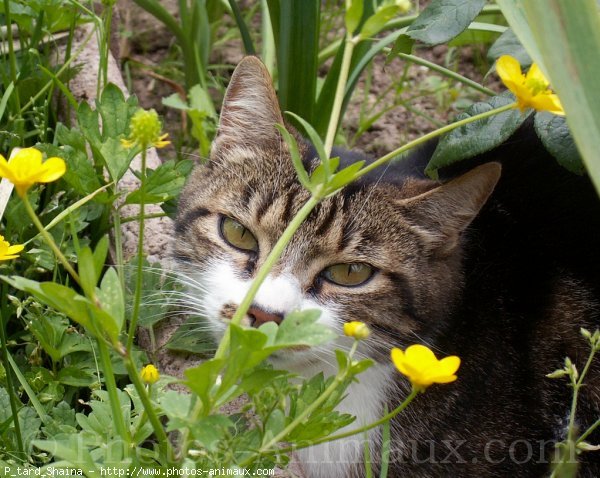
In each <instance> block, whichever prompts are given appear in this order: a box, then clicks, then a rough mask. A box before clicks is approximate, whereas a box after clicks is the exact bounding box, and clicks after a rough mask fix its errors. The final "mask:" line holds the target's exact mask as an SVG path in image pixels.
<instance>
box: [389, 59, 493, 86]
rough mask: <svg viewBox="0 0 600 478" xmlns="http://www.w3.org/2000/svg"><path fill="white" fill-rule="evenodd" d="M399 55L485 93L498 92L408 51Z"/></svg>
mask: <svg viewBox="0 0 600 478" xmlns="http://www.w3.org/2000/svg"><path fill="white" fill-rule="evenodd" d="M397 56H398V57H399V58H403V59H405V60H406V61H409V62H411V63H415V64H417V65H421V66H424V67H426V68H429V69H430V70H432V71H436V72H438V73H440V74H441V75H444V76H446V77H448V78H452V79H453V80H456V81H458V82H459V83H463V84H464V85H467V86H469V87H470V88H473V89H474V90H477V91H479V92H481V93H483V94H485V95H488V96H494V95H495V94H496V92H495V91H493V90H490V89H489V88H486V87H485V86H482V85H480V84H479V83H477V82H476V81H473V80H471V79H469V78H467V77H466V76H463V75H461V74H459V73H456V72H455V71H452V70H449V69H448V68H444V67H443V66H440V65H437V64H435V63H433V62H431V61H427V60H425V59H424V58H420V57H418V56H416V55H408V54H406V53H397Z"/></svg>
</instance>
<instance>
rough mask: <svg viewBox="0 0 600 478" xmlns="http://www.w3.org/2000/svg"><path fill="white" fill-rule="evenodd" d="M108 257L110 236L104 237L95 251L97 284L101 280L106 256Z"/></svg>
mask: <svg viewBox="0 0 600 478" xmlns="http://www.w3.org/2000/svg"><path fill="white" fill-rule="evenodd" d="M107 255H108V236H107V235H105V236H102V237H101V238H100V240H99V241H98V243H97V244H96V248H95V249H94V255H93V256H94V270H95V272H96V282H95V283H96V284H97V283H98V281H99V280H100V276H101V275H102V270H103V269H104V262H105V261H106V256H107Z"/></svg>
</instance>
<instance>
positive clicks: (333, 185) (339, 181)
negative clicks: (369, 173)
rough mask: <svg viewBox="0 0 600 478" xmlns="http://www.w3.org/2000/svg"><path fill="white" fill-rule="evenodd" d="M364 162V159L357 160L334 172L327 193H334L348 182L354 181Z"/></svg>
mask: <svg viewBox="0 0 600 478" xmlns="http://www.w3.org/2000/svg"><path fill="white" fill-rule="evenodd" d="M364 164H365V162H364V161H357V162H356V163H352V164H351V165H350V166H347V167H345V168H344V169H342V170H341V171H340V172H338V173H336V174H334V175H333V178H331V181H329V183H328V184H327V193H328V194H333V193H335V192H337V191H338V190H339V189H340V188H343V187H344V186H345V185H346V184H348V183H350V182H352V181H353V180H354V175H355V174H356V173H357V172H358V171H360V170H361V169H362V167H363V165H364Z"/></svg>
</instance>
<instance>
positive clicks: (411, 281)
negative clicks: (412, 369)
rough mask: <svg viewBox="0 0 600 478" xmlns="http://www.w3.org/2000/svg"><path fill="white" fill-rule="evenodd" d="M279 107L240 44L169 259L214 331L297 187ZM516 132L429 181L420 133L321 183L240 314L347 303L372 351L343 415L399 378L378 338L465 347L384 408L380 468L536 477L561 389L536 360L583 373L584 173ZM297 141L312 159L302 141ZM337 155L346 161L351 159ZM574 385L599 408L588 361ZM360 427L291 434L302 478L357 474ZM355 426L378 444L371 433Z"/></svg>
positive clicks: (597, 259)
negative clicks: (355, 433)
mask: <svg viewBox="0 0 600 478" xmlns="http://www.w3.org/2000/svg"><path fill="white" fill-rule="evenodd" d="M276 123H283V118H282V114H281V112H280V109H279V107H278V103H277V98H276V95H275V92H274V90H273V87H272V86H271V79H270V77H269V75H268V73H267V72H266V70H265V68H264V66H263V65H262V64H261V62H260V61H259V60H257V59H256V58H253V57H248V58H246V59H244V60H243V61H242V62H241V63H240V64H239V65H238V67H237V69H236V71H235V73H234V74H233V77H232V79H231V82H230V85H229V88H228V90H227V94H226V97H225V101H224V104H223V108H222V112H221V122H220V127H219V132H218V135H217V138H216V141H215V143H214V145H213V148H212V154H211V158H210V161H209V162H208V163H207V164H206V165H202V166H198V167H197V169H196V170H195V172H194V173H193V175H192V177H191V178H190V179H189V182H188V184H187V186H186V188H185V190H184V192H183V194H182V195H181V201H180V206H179V212H178V218H177V225H176V236H175V244H174V256H175V259H176V260H177V261H178V267H180V269H181V270H182V271H184V272H185V273H186V274H192V275H193V276H194V277H195V278H196V279H197V280H198V281H200V283H201V284H202V286H203V287H204V288H205V289H206V290H208V291H209V293H207V294H206V295H203V296H202V297H198V298H197V300H196V301H197V302H199V303H201V305H202V307H201V308H202V311H203V313H204V315H206V317H207V318H208V320H209V321H210V323H211V326H212V328H213V331H214V336H215V338H216V339H219V338H220V337H221V335H222V333H223V331H224V330H225V328H226V325H227V321H228V320H229V319H230V318H231V317H232V314H233V312H234V311H235V309H236V307H237V305H238V304H239V303H240V301H241V300H242V298H243V297H244V295H245V294H246V291H247V290H248V287H249V286H250V283H251V281H252V279H253V277H254V275H255V273H256V271H257V269H258V268H259V267H260V265H261V264H262V262H263V261H264V259H265V257H266V256H267V254H268V253H269V251H270V249H271V247H272V246H273V244H274V243H275V241H276V240H277V239H278V237H279V236H280V235H281V233H282V232H283V230H284V228H285V227H286V225H287V224H288V222H289V221H290V219H291V218H292V217H293V216H294V214H296V213H297V212H298V210H299V209H300V207H301V206H302V205H303V204H304V203H305V202H306V201H307V199H308V197H309V193H308V192H307V191H306V190H304V189H303V188H302V186H301V185H300V184H299V182H298V180H297V178H296V173H295V171H294V168H293V166H292V161H291V159H290V155H289V153H288V151H287V148H286V145H285V143H284V142H283V141H282V138H281V136H280V135H279V134H278V132H277V130H276V128H275V127H274V125H275V124H276ZM530 131H531V125H529V124H526V125H525V126H524V127H523V128H521V130H520V131H518V132H517V133H516V134H515V135H514V136H513V137H512V138H511V139H510V140H509V141H508V142H507V143H506V144H504V145H503V146H502V147H500V148H498V149H496V150H494V151H491V152H489V153H487V154H484V155H482V156H480V157H478V158H474V159H471V160H468V161H463V162H462V163H460V164H459V165H458V166H456V167H454V168H453V169H452V170H448V171H444V174H443V181H441V182H434V181H431V180H429V179H426V178H425V177H424V176H423V174H422V171H423V169H424V166H425V164H426V163H427V161H428V159H429V157H430V156H431V154H432V151H433V149H434V148H435V144H433V143H430V144H428V145H427V146H426V147H425V148H423V149H421V150H420V151H417V152H416V153H414V154H413V155H412V156H410V157H408V158H405V159H403V160H402V161H398V162H396V163H393V164H391V165H389V167H383V168H380V169H379V170H375V171H373V172H371V173H370V174H369V175H367V176H365V177H363V178H362V179H361V180H359V181H358V182H357V183H355V184H352V185H350V186H348V187H346V188H345V189H344V190H343V191H341V193H339V194H337V195H335V196H333V197H330V198H328V199H326V200H324V201H323V202H322V203H321V204H320V205H319V206H318V207H317V208H316V209H315V210H314V211H313V213H312V214H311V215H310V216H309V217H308V219H307V221H306V222H305V223H304V224H303V225H302V226H301V227H300V229H299V231H298V233H297V234H296V235H295V236H294V238H293V239H292V241H291V243H290V244H289V245H288V246H287V248H286V250H285V251H284V253H283V255H282V257H281V259H280V260H279V262H278V264H277V265H276V267H274V269H273V270H272V272H271V273H270V275H269V276H268V278H267V280H266V281H265V283H264V285H263V286H262V287H261V289H260V291H259V293H258V294H257V296H256V299H255V301H254V304H253V305H252V307H251V309H250V310H249V312H248V314H247V316H246V318H245V323H246V324H247V325H251V326H259V325H260V324H262V323H264V322H267V321H275V322H278V323H279V322H281V321H282V320H285V316H286V314H287V313H289V312H290V311H293V310H302V309H319V310H320V311H321V317H320V319H319V320H320V321H321V322H322V323H324V324H327V325H328V326H330V327H332V328H334V329H336V330H338V331H341V327H342V324H343V323H344V322H346V321H350V320H361V321H364V322H367V323H368V324H369V326H370V328H371V330H372V335H371V336H370V337H369V339H367V340H366V341H365V343H364V348H363V350H362V353H363V354H365V355H367V356H370V357H371V358H373V359H374V360H375V361H376V365H375V366H374V367H372V369H370V370H368V371H367V372H365V373H364V374H362V375H360V382H359V383H355V384H352V385H351V386H350V388H349V392H348V396H347V398H345V399H344V401H343V402H342V404H341V406H340V408H341V410H342V411H344V412H347V413H351V414H353V415H355V416H357V422H355V424H354V425H351V426H355V425H356V424H357V423H358V424H360V423H368V422H371V421H374V420H376V419H378V418H379V417H381V415H382V413H383V410H384V409H385V407H386V406H387V407H388V409H392V408H393V407H395V406H397V405H398V404H399V403H400V402H401V401H402V399H403V398H404V397H405V396H406V395H407V393H408V392H409V389H410V385H409V384H408V382H407V380H406V379H405V378H403V377H402V376H401V375H400V374H399V373H398V372H397V371H396V370H395V369H393V367H392V366H391V364H390V359H389V352H390V348H391V347H394V346H396V347H401V348H405V347H406V346H408V345H410V344H413V343H423V344H427V345H429V346H430V347H431V348H433V349H434V350H435V351H436V353H437V354H438V356H446V355H450V354H455V355H459V356H460V357H461V359H462V366H461V369H460V370H459V378H458V380H457V381H456V382H454V383H452V384H448V385H444V386H435V385H434V386H432V387H430V388H429V389H428V390H427V392H426V393H425V394H423V395H420V396H419V397H417V399H416V400H415V402H413V404H411V406H410V407H409V408H408V409H407V410H406V411H405V412H404V413H402V414H400V415H399V416H398V417H397V418H396V419H394V421H393V422H392V428H391V433H392V446H391V455H390V463H389V474H388V476H390V477H400V476H403V477H413V478H415V477H526V476H527V477H530V476H545V475H546V474H547V473H548V470H549V461H550V460H551V459H552V454H553V450H554V443H555V442H556V441H557V440H562V439H563V438H564V433H565V425H566V423H567V419H568V414H569V407H570V397H571V392H570V390H569V389H568V387H567V386H566V385H565V382H564V380H562V381H561V380H551V379H548V378H546V377H545V374H546V373H548V372H550V371H553V370H554V369H556V368H560V367H562V364H563V360H564V357H565V356H567V355H568V356H569V357H571V358H572V359H573V360H574V362H575V363H576V364H577V366H578V367H579V369H580V370H581V367H582V365H583V361H584V360H585V359H586V357H587V355H588V345H587V343H586V342H585V340H583V339H582V338H581V336H580V334H579V329H580V327H587V328H588V329H590V330H593V329H594V328H597V327H599V325H600V323H599V322H600V320H599V308H598V304H599V297H600V296H599V291H600V289H599V287H600V280H599V279H600V270H599V267H598V266H599V265H600V252H599V251H600V248H599V247H598V245H597V244H594V242H593V241H595V240H597V239H598V238H600V205H599V202H598V198H597V196H596V194H595V192H594V190H593V188H592V187H591V186H590V183H589V181H588V179H587V178H585V177H578V176H575V175H573V174H571V173H569V172H567V171H566V170H564V169H562V168H561V167H560V166H558V165H557V164H556V163H555V161H554V160H553V159H552V157H551V156H549V155H548V153H546V152H545V150H544V148H543V147H542V146H541V145H540V144H539V142H538V141H537V139H535V136H534V135H532V134H531V133H530ZM298 141H299V142H300V146H301V152H302V155H303V161H304V165H305V167H306V169H307V170H308V171H312V170H314V168H315V167H316V165H317V159H316V154H315V151H314V149H313V148H312V147H311V145H310V144H308V143H307V142H306V141H305V140H302V139H301V138H300V137H299V136H298ZM334 154H335V155H340V156H341V162H342V165H347V164H350V163H352V162H355V161H356V160H358V159H364V158H362V156H361V155H359V154H357V153H353V152H347V151H334ZM340 340H344V339H340ZM333 348H335V345H332V346H331V347H329V348H328V349H326V350H320V349H319V350H308V351H297V352H290V353H289V354H287V355H286V356H285V357H279V358H276V359H275V360H274V365H275V366H277V367H281V368H286V369H291V370H293V371H296V372H298V373H301V374H303V375H305V376H307V377H310V376H312V375H314V374H315V373H317V372H318V371H324V372H325V373H329V374H331V373H334V369H333V368H332V365H331V363H332V362H333V361H332V360H331V357H332V356H333V355H332V350H333ZM588 382H589V384H588V385H587V386H586V387H585V388H584V389H583V390H582V394H581V398H580V405H579V409H578V414H577V416H578V420H579V424H580V426H581V427H582V428H583V427H587V426H589V425H590V423H593V421H594V420H596V419H597V418H598V417H600V373H599V370H598V367H597V366H596V367H594V368H593V369H592V370H591V372H590V375H589V380H588ZM363 439H364V437H361V436H359V437H353V438H349V439H345V440H340V441H337V442H334V443H329V444H324V445H320V446H317V447H312V448H308V449H306V450H303V451H302V452H300V453H299V454H298V455H299V456H298V458H299V460H300V461H301V463H302V466H303V469H304V472H305V474H306V476H307V477H310V478H312V477H328V478H329V477H342V478H348V477H362V476H364V465H363V464H362V461H363V444H362V440H363ZM369 439H370V443H371V448H372V456H373V457H375V459H376V457H377V456H379V455H380V450H381V447H380V442H381V438H380V436H379V432H377V431H374V432H372V433H371V435H370V437H369ZM588 441H590V442H592V443H598V442H600V435H598V433H596V434H595V435H594V436H592V437H590V438H589V440H588ZM599 454H600V452H589V453H586V454H584V455H582V457H581V459H582V460H583V465H582V468H581V476H587V477H592V476H596V477H597V476H600V463H599V462H600V460H599V457H598V455H599ZM377 466H378V465H377V464H375V467H377Z"/></svg>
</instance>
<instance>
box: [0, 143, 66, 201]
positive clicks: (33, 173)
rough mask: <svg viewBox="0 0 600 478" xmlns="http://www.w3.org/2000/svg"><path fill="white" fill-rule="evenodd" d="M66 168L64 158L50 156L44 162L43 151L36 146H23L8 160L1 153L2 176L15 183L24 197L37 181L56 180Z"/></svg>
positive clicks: (0, 174) (0, 170)
mask: <svg viewBox="0 0 600 478" xmlns="http://www.w3.org/2000/svg"><path fill="white" fill-rule="evenodd" d="M66 170H67V167H66V165H65V161H64V160H63V159H62V158H55V157H54V158H48V159H47V160H46V161H44V162H42V153H41V152H40V151H38V150H37V149H35V148H23V149H21V150H19V151H18V152H17V153H15V154H14V155H13V156H12V157H11V158H10V159H9V160H8V161H6V159H4V156H2V155H1V154H0V177H3V178H6V179H8V180H9V181H10V182H11V183H13V184H14V185H15V189H16V190H17V194H18V195H19V197H24V196H25V194H26V193H27V190H28V189H29V188H30V187H31V186H33V185H34V184H35V183H51V182H52V181H56V180H57V179H58V178H60V177H61V176H62V175H63V174H65V171H66Z"/></svg>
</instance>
